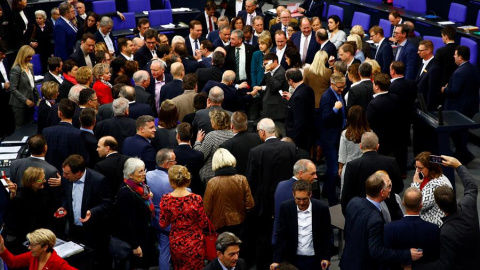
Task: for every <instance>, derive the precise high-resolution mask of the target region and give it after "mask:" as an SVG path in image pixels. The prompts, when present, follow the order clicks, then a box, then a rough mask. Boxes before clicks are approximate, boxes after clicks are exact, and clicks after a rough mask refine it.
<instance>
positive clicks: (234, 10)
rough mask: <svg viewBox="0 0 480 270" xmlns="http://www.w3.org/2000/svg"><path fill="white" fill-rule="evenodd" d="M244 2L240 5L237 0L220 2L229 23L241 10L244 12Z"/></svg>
mask: <svg viewBox="0 0 480 270" xmlns="http://www.w3.org/2000/svg"><path fill="white" fill-rule="evenodd" d="M237 2H238V3H237ZM245 2H246V1H245V0H243V1H242V3H240V1H238V0H223V1H222V5H223V6H224V8H225V16H227V17H228V20H229V21H230V20H231V19H233V18H234V17H236V16H237V14H238V13H239V12H240V11H241V10H245V4H246V3H245Z"/></svg>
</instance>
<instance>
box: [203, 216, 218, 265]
mask: <svg viewBox="0 0 480 270" xmlns="http://www.w3.org/2000/svg"><path fill="white" fill-rule="evenodd" d="M207 220H208V232H206V233H204V237H203V241H204V242H205V259H206V260H209V261H211V260H213V259H215V258H217V249H216V247H215V244H216V242H217V237H218V233H217V232H216V231H215V227H213V224H212V221H210V219H209V218H207Z"/></svg>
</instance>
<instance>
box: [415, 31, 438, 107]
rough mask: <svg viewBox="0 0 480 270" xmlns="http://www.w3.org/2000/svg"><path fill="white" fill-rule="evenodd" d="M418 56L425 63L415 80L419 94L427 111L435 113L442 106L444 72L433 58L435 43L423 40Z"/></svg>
mask: <svg viewBox="0 0 480 270" xmlns="http://www.w3.org/2000/svg"><path fill="white" fill-rule="evenodd" d="M418 55H419V56H420V58H421V59H423V61H422V64H421V66H420V69H419V71H418V74H417V78H416V79H415V82H416V83H417V92H418V94H422V95H423V99H424V100H425V105H426V106H427V110H428V111H434V110H437V106H438V105H440V104H441V97H440V94H441V93H440V88H441V82H442V78H441V76H442V71H441V67H440V65H439V64H438V61H437V59H435V58H434V57H433V43H432V42H431V41H430V40H422V41H421V42H420V45H419V46H418Z"/></svg>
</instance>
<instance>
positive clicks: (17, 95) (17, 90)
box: [8, 65, 39, 108]
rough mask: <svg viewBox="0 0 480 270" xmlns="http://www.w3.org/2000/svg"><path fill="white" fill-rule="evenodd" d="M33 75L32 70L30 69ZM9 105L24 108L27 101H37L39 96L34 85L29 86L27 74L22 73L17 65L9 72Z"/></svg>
mask: <svg viewBox="0 0 480 270" xmlns="http://www.w3.org/2000/svg"><path fill="white" fill-rule="evenodd" d="M30 72H31V73H32V75H33V69H30ZM9 90H10V92H11V93H12V94H11V95H10V102H9V103H8V104H10V105H11V106H13V107H17V108H23V107H26V106H27V104H25V102H27V99H29V100H31V101H33V102H35V101H36V100H38V99H39V94H38V92H37V90H36V89H35V85H33V86H32V85H30V80H29V79H28V76H27V73H25V71H23V70H22V69H21V68H20V66H19V65H15V66H14V67H12V69H11V70H10V89H9Z"/></svg>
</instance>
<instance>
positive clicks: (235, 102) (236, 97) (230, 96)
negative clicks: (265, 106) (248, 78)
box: [202, 80, 252, 112]
mask: <svg viewBox="0 0 480 270" xmlns="http://www.w3.org/2000/svg"><path fill="white" fill-rule="evenodd" d="M214 86H218V87H220V88H222V90H223V94H224V96H225V98H224V99H223V102H222V108H223V109H225V110H227V111H231V112H235V111H238V110H245V102H246V101H247V100H251V99H252V96H251V95H246V94H243V95H242V94H240V92H241V90H236V89H235V87H232V86H228V85H226V84H224V83H221V82H217V81H213V80H210V81H208V82H207V83H206V84H205V86H204V87H203V89H202V92H204V93H206V94H207V95H208V93H209V91H210V89H212V87H214Z"/></svg>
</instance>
